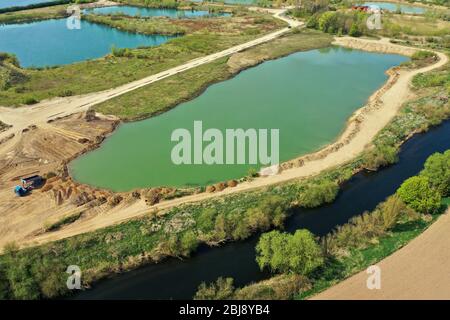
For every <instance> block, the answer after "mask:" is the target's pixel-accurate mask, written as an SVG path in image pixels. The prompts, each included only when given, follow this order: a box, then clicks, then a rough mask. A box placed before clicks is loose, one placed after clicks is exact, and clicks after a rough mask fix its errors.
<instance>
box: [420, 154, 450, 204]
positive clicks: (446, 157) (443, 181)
mask: <svg viewBox="0 0 450 320" xmlns="http://www.w3.org/2000/svg"><path fill="white" fill-rule="evenodd" d="M420 175H421V176H424V177H426V178H428V181H429V182H430V184H431V186H432V187H433V188H435V189H436V190H438V191H439V193H440V194H441V196H442V197H448V196H450V150H447V151H445V152H444V153H438V152H437V153H435V154H433V155H431V156H430V157H428V159H427V161H425V165H424V169H423V170H422V171H421V172H420Z"/></svg>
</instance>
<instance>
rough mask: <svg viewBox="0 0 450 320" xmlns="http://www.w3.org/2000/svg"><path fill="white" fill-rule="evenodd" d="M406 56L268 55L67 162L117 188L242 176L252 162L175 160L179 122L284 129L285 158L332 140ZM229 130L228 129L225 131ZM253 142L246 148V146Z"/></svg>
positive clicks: (330, 51) (333, 51)
mask: <svg viewBox="0 0 450 320" xmlns="http://www.w3.org/2000/svg"><path fill="white" fill-rule="evenodd" d="M407 60H408V58H406V57H404V56H400V55H391V54H379V53H370V52H364V51H359V50H351V49H344V48H341V47H336V46H334V47H329V48H325V49H320V50H310V51H306V52H298V53H294V54H291V55H289V56H286V57H283V58H280V59H277V60H272V61H267V62H264V63H262V64H260V65H258V66H256V67H253V68H250V69H247V70H245V71H243V72H241V73H240V74H238V75H237V76H236V77H234V78H232V79H229V80H226V81H223V82H220V83H217V84H214V85H212V86H210V87H209V88H208V89H207V90H206V91H205V92H204V93H203V94H201V95H200V96H198V97H197V98H195V99H193V100H191V101H189V102H186V103H182V104H180V105H178V106H177V107H176V108H174V109H172V110H170V111H168V112H165V113H163V114H161V115H159V116H156V117H153V118H150V119H146V120H143V121H138V122H132V123H126V124H122V125H121V126H119V128H118V129H117V131H116V132H115V133H113V134H112V136H110V137H109V138H107V139H106V140H105V142H104V143H103V144H102V145H101V146H100V148H98V149H96V150H94V151H91V152H88V153H87V154H85V155H83V156H81V157H79V158H77V159H75V160H74V161H73V162H71V163H70V171H71V174H72V175H73V177H74V178H75V180H77V181H79V182H82V183H87V184H90V185H93V186H97V187H102V188H107V189H111V190H115V191H128V190H131V189H134V188H142V187H155V186H172V187H181V186H202V185H208V184H211V183H215V182H219V181H226V180H229V179H234V178H240V177H243V176H245V175H246V174H247V173H248V171H249V169H250V168H254V169H257V168H259V167H258V166H254V165H248V164H247V165H237V164H222V165H217V164H215V165H207V164H201V165H200V164H195V165H194V164H192V165H186V164H182V165H176V164H174V163H173V162H172V159H171V150H172V148H173V147H174V146H175V144H176V143H175V142H172V141H171V134H172V132H173V131H174V130H175V129H178V128H185V129H188V130H190V131H192V130H193V125H194V121H202V125H203V128H204V131H205V130H206V129H207V128H217V129H219V130H220V131H221V132H224V131H225V130H226V129H237V128H243V129H244V130H247V129H250V128H255V129H279V155H280V156H279V157H280V161H285V160H289V159H293V158H295V157H297V156H300V155H304V154H307V153H310V152H313V151H315V150H317V149H319V148H321V147H323V146H325V145H327V144H329V143H331V142H333V141H334V140H335V139H336V138H337V137H338V135H339V134H340V133H341V132H342V130H343V129H344V128H345V125H346V121H347V119H348V118H349V117H350V116H351V115H352V113H353V112H354V111H355V110H357V109H359V108H361V107H362V106H363V105H364V104H365V102H366V101H367V99H368V98H369V96H370V95H371V94H372V93H373V92H374V91H375V90H377V89H378V88H379V87H381V86H382V85H383V83H385V81H386V80H387V75H386V73H385V72H386V70H388V69H389V68H391V67H393V66H396V65H398V64H400V63H402V62H404V61H407ZM224 135H225V134H224ZM247 149H248V148H247Z"/></svg>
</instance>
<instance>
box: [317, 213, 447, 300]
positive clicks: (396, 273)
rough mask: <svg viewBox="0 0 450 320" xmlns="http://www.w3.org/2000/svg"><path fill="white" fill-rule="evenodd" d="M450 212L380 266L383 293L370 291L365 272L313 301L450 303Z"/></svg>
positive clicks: (323, 293)
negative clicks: (422, 301) (430, 300)
mask: <svg viewBox="0 0 450 320" xmlns="http://www.w3.org/2000/svg"><path fill="white" fill-rule="evenodd" d="M449 234H450V210H447V213H446V214H445V215H443V216H442V217H440V218H439V219H438V221H436V222H435V223H434V224H433V225H431V227H430V228H428V229H427V230H426V231H425V232H424V233H422V234H421V235H420V236H418V237H417V238H416V239H414V240H412V241H411V242H410V243H409V244H407V245H406V246H405V247H403V248H402V249H400V250H398V251H396V252H395V253H394V254H392V255H391V256H389V257H387V258H386V259H384V260H383V261H381V262H380V263H378V264H377V266H379V267H380V268H381V289H379V290H376V289H373V290H369V289H367V286H366V281H367V277H368V274H367V273H366V272H365V271H363V272H360V273H358V274H357V275H354V276H353V277H351V278H349V279H347V280H345V281H343V282H341V283H339V284H338V285H336V286H334V287H332V288H330V289H328V290H326V291H324V292H322V293H320V294H319V295H317V296H315V297H314V298H313V299H320V300H331V299H346V300H347V299H369V300H373V299H388V300H397V299H399V300H400V299H414V300H422V299H445V300H448V299H450V268H449V266H450V241H449Z"/></svg>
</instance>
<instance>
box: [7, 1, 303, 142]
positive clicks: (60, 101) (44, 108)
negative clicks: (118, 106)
mask: <svg viewBox="0 0 450 320" xmlns="http://www.w3.org/2000/svg"><path fill="white" fill-rule="evenodd" d="M254 10H256V9H254ZM266 11H269V12H270V13H272V14H273V16H274V17H276V18H278V19H281V20H283V21H285V22H287V23H288V24H289V27H299V26H302V25H303V23H302V22H299V21H297V20H292V19H289V18H287V17H285V16H284V13H285V11H286V10H285V9H284V10H266ZM289 30H290V28H288V27H286V28H283V29H280V30H277V31H275V32H272V33H269V34H267V35H265V36H262V37H260V38H257V39H255V40H252V41H249V42H246V43H243V44H240V45H237V46H234V47H231V48H229V49H226V50H223V51H220V52H217V53H213V54H210V55H208V56H205V57H201V58H197V59H194V60H191V61H189V62H187V63H185V64H182V65H179V66H177V67H174V68H171V69H168V70H165V71H162V72H159V73H157V74H154V75H151V76H148V77H145V78H143V79H140V80H136V81H133V82H130V83H127V84H124V85H122V86H119V87H117V88H113V89H109V90H104V91H100V92H94V93H89V94H85V95H79V96H73V97H62V98H54V99H50V100H46V101H42V102H40V103H38V104H36V105H34V106H32V107H21V108H5V107H0V121H3V122H4V123H7V124H11V125H12V126H13V127H12V128H10V129H8V130H5V131H3V132H0V140H2V139H3V138H5V137H7V136H8V135H10V134H11V133H15V134H17V133H20V132H22V130H23V129H25V128H27V127H29V126H30V125H39V124H42V123H46V122H47V121H48V120H51V119H55V118H58V117H64V116H68V115H71V114H73V113H78V112H83V111H86V110H88V109H89V108H90V107H92V106H94V105H96V104H99V103H102V102H104V101H107V100H110V99H113V98H115V97H118V96H120V95H123V94H125V93H128V92H131V91H133V90H136V89H139V88H142V87H144V86H146V85H149V84H151V83H154V82H157V81H160V80H162V79H165V78H168V77H171V76H173V75H176V74H178V73H181V72H184V71H186V70H189V69H192V68H195V67H198V66H200V65H203V64H206V63H209V62H212V61H214V60H217V59H220V58H223V57H226V56H229V55H231V54H234V53H236V52H239V51H242V50H245V49H248V48H251V47H254V46H257V45H259V44H262V43H265V42H268V41H271V40H274V39H276V38H278V37H279V36H281V35H283V34H285V33H287V32H288V31H289Z"/></svg>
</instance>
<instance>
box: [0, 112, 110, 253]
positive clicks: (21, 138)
mask: <svg viewBox="0 0 450 320" xmlns="http://www.w3.org/2000/svg"><path fill="white" fill-rule="evenodd" d="M116 123H117V121H114V120H109V119H95V120H93V121H86V119H85V118H84V117H83V114H77V115H73V116H71V117H67V118H64V119H60V120H57V121H55V122H53V123H49V124H45V125H42V126H39V127H30V128H29V129H27V130H26V131H25V132H23V133H19V134H17V135H16V136H15V137H14V138H13V139H11V140H9V141H7V142H6V143H4V144H0V152H1V156H0V199H1V201H0V212H1V214H0V246H3V245H5V244H6V243H7V242H8V241H12V240H15V239H24V238H26V237H27V236H33V235H35V234H37V233H39V232H40V231H42V228H43V227H44V224H45V223H48V222H52V221H54V220H55V219H58V218H60V217H62V216H63V215H65V214H67V213H69V212H72V211H73V210H76V209H77V208H78V206H77V205H76V203H75V202H74V201H71V200H74V199H75V197H77V196H78V195H79V194H80V193H81V192H83V188H82V187H81V186H76V184H74V183H73V182H72V181H71V179H70V178H67V179H60V178H50V179H48V181H47V183H46V185H45V186H44V187H43V188H41V189H35V190H33V191H32V192H31V193H30V194H29V195H27V196H25V197H17V196H15V194H14V192H13V188H14V186H15V185H20V178H21V177H24V176H28V175H34V174H40V175H44V174H48V173H49V172H54V173H58V171H60V170H61V168H63V167H64V163H65V162H66V161H67V160H68V159H71V158H73V157H74V156H75V155H77V154H80V153H81V152H83V151H85V150H86V149H89V148H90V147H91V146H94V145H96V144H97V143H98V142H99V140H98V139H101V137H102V136H104V135H105V134H107V133H109V132H111V131H112V130H113V129H114V127H115V125H116ZM63 175H64V174H63ZM63 180H64V181H63ZM50 186H52V187H53V188H52V190H50V189H49V187H50ZM44 188H45V189H44ZM77 188H78V189H77ZM47 189H48V190H47ZM44 190H47V191H46V192H44ZM89 192H90V194H92V195H95V192H93V191H92V190H89ZM104 195H106V196H109V194H108V193H105V194H104ZM65 200H67V201H65Z"/></svg>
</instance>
